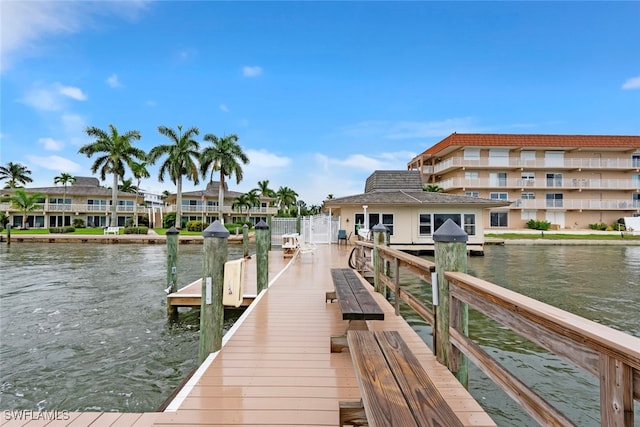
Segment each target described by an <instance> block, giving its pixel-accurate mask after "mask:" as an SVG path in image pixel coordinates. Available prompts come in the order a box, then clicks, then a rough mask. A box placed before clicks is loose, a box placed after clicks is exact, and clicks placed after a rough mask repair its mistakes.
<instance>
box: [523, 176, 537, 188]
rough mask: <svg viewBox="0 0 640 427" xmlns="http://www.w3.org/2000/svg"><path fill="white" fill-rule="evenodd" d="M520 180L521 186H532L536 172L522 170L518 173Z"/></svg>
mask: <svg viewBox="0 0 640 427" xmlns="http://www.w3.org/2000/svg"><path fill="white" fill-rule="evenodd" d="M520 180H521V181H522V186H523V187H532V186H533V185H534V184H535V182H536V174H535V173H533V172H522V173H521V174H520Z"/></svg>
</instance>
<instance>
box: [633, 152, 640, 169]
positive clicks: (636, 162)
mask: <svg viewBox="0 0 640 427" xmlns="http://www.w3.org/2000/svg"><path fill="white" fill-rule="evenodd" d="M631 166H633V167H634V168H640V154H632V155H631Z"/></svg>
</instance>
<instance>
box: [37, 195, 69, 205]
mask: <svg viewBox="0 0 640 427" xmlns="http://www.w3.org/2000/svg"><path fill="white" fill-rule="evenodd" d="M43 201H44V200H43ZM49 203H50V204H52V205H62V204H65V205H70V204H71V199H64V201H63V199H62V197H60V198H50V199H49Z"/></svg>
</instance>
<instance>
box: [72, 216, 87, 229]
mask: <svg viewBox="0 0 640 427" xmlns="http://www.w3.org/2000/svg"><path fill="white" fill-rule="evenodd" d="M72 225H73V227H74V228H84V227H85V225H84V220H83V219H82V218H75V219H74V220H73V223H72Z"/></svg>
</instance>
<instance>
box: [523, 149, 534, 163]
mask: <svg viewBox="0 0 640 427" xmlns="http://www.w3.org/2000/svg"><path fill="white" fill-rule="evenodd" d="M520 163H521V164H522V165H524V166H533V165H535V163H536V152H535V151H521V152H520Z"/></svg>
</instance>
